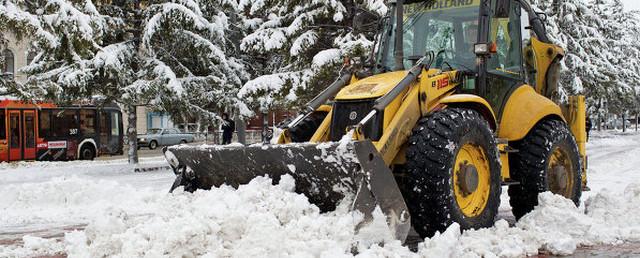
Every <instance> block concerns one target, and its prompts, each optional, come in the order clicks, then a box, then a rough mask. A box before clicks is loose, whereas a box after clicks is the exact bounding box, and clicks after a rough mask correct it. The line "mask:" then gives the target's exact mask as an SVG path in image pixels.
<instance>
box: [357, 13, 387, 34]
mask: <svg viewBox="0 0 640 258" xmlns="http://www.w3.org/2000/svg"><path fill="white" fill-rule="evenodd" d="M380 19H381V17H380V15H378V14H377V13H374V12H371V11H368V10H365V9H362V8H358V9H357V10H356V14H355V15H354V16H353V30H354V31H355V32H356V33H361V32H372V31H375V30H376V29H377V25H378V22H379V21H380Z"/></svg>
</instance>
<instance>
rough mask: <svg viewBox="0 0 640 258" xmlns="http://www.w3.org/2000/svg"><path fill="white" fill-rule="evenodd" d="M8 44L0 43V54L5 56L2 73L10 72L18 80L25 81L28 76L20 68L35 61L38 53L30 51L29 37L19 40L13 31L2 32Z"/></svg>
mask: <svg viewBox="0 0 640 258" xmlns="http://www.w3.org/2000/svg"><path fill="white" fill-rule="evenodd" d="M2 34H3V36H4V38H5V40H7V42H6V44H4V45H0V54H1V55H2V56H3V57H4V60H5V62H4V65H3V66H2V73H3V74H9V75H8V76H12V77H13V78H14V79H15V81H16V82H18V83H23V82H25V81H26V79H27V76H26V75H25V74H24V73H22V72H20V68H22V67H24V66H26V65H27V64H29V63H31V61H33V58H34V57H35V55H36V53H35V52H32V51H30V48H31V47H30V41H29V40H28V39H21V40H18V39H17V38H16V36H15V35H14V34H13V33H11V32H2Z"/></svg>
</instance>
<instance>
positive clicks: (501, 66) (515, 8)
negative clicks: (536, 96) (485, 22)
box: [488, 1, 523, 79]
mask: <svg viewBox="0 0 640 258" xmlns="http://www.w3.org/2000/svg"><path fill="white" fill-rule="evenodd" d="M494 2H495V1H494ZM520 13H521V12H520V5H519V4H518V3H516V2H514V3H512V4H511V10H510V13H509V18H493V19H491V28H490V30H491V34H490V40H491V41H492V42H495V43H496V45H497V50H498V52H497V53H496V54H494V55H492V56H491V59H489V62H488V69H489V72H490V73H494V74H498V75H503V76H506V77H511V78H517V79H521V78H522V75H523V69H522V35H521V33H520V30H521V27H520V26H521V25H520Z"/></svg>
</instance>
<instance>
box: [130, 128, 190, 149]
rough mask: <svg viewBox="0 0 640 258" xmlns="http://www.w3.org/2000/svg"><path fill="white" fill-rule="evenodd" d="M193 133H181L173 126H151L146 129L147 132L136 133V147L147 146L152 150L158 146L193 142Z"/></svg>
mask: <svg viewBox="0 0 640 258" xmlns="http://www.w3.org/2000/svg"><path fill="white" fill-rule="evenodd" d="M193 139H194V137H193V135H192V134H188V133H181V132H180V131H178V129H174V128H165V129H161V128H153V129H149V130H147V134H141V135H138V149H139V148H142V147H149V149H151V150H153V149H155V148H157V147H158V146H166V145H175V144H183V143H188V142H193Z"/></svg>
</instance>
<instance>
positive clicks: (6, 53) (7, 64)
mask: <svg viewBox="0 0 640 258" xmlns="http://www.w3.org/2000/svg"><path fill="white" fill-rule="evenodd" d="M2 56H3V57H4V65H3V66H2V73H3V74H5V73H9V74H11V75H9V76H11V77H10V78H13V74H14V70H15V69H14V60H13V52H11V50H9V49H5V50H3V51H2Z"/></svg>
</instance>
